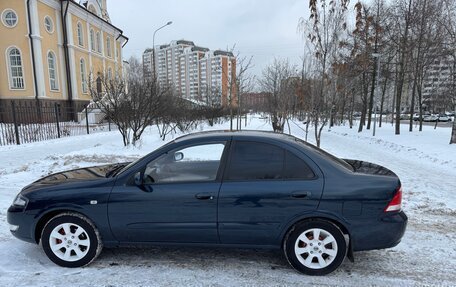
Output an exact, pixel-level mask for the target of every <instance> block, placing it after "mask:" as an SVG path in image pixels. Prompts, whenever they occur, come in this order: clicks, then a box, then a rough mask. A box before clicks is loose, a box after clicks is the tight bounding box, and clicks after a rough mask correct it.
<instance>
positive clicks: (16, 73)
mask: <svg viewBox="0 0 456 287" xmlns="http://www.w3.org/2000/svg"><path fill="white" fill-rule="evenodd" d="M7 54H8V65H9V71H10V88H11V89H23V88H24V72H23V70H22V59H21V52H20V51H19V49H17V48H11V49H10V50H8V53H7Z"/></svg>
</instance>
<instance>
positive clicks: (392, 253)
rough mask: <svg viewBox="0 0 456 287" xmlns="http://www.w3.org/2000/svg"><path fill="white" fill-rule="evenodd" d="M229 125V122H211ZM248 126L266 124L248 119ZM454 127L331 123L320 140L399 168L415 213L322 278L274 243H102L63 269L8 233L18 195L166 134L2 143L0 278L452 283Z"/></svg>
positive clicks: (107, 282) (135, 153)
mask: <svg viewBox="0 0 456 287" xmlns="http://www.w3.org/2000/svg"><path fill="white" fill-rule="evenodd" d="M228 127H229V123H225V124H223V125H219V126H216V127H210V128H209V127H205V129H227V128H228ZM247 128H248V129H261V130H270V125H269V124H268V123H266V122H265V121H264V120H261V119H259V118H256V117H250V118H249V121H248V126H247ZM291 128H292V134H294V135H296V136H298V137H300V138H304V132H303V130H302V129H300V128H298V127H297V126H296V125H295V124H291ZM450 132H451V130H450V129H449V128H438V129H436V130H434V129H433V127H430V126H424V131H423V132H421V133H419V132H413V133H409V132H408V131H406V127H405V126H403V131H402V133H403V134H402V135H400V136H395V135H394V131H393V128H392V127H391V126H390V125H386V126H384V127H382V128H381V129H377V136H376V137H375V138H374V137H372V136H371V131H365V132H363V133H357V131H356V130H355V129H349V128H348V127H343V126H341V127H334V128H332V129H331V131H327V128H325V132H324V133H323V137H322V148H324V149H326V150H328V151H329V152H331V153H333V154H335V155H337V156H339V157H343V158H352V159H362V160H366V161H370V162H374V163H378V164H381V165H384V166H386V167H388V168H389V169H391V170H393V171H394V172H395V173H397V174H398V176H399V177H400V178H401V181H402V184H403V191H404V206H405V211H406V212H407V215H408V216H409V220H410V221H409V226H408V229H407V231H406V234H405V236H404V238H403V241H402V242H401V243H400V244H399V245H398V246H397V247H395V248H392V249H388V250H377V251H369V252H360V253H356V254H355V263H354V264H352V263H350V262H348V261H346V262H345V263H344V264H343V265H342V266H341V267H340V268H339V270H337V271H336V272H335V273H333V274H331V275H329V276H326V277H307V276H303V275H300V274H297V273H296V272H295V271H293V270H292V269H291V267H289V266H288V264H287V262H286V260H285V259H284V258H283V256H282V254H281V253H280V252H277V251H263V250H261V251H260V250H238V249H204V248H197V249H195V248H182V247H181V248H177V247H169V248H149V249H142V248H133V249H125V248H121V249H105V250H104V251H103V252H102V254H101V256H100V257H99V258H98V260H97V261H95V262H94V263H93V264H92V265H90V266H89V267H86V268H79V269H63V268H60V267H57V266H56V265H54V264H53V263H52V262H50V261H49V260H48V259H47V257H46V256H45V254H44V252H43V251H42V250H41V248H40V247H39V246H36V245H33V244H28V243H25V242H22V241H19V240H17V239H15V238H14V237H13V236H12V235H11V234H10V233H9V230H8V226H7V223H6V210H7V208H8V207H9V205H10V204H11V202H12V200H13V198H14V196H15V195H16V194H17V193H18V192H19V191H20V189H21V188H22V187H24V186H25V185H27V184H29V183H30V182H32V181H34V180H36V179H38V178H40V177H42V176H45V175H47V174H49V173H52V172H57V171H61V170H66V169H71V168H77V167H84V166H91V165H97V164H106V163H112V162H125V161H131V160H134V159H136V158H138V157H140V156H142V155H144V154H147V153H149V152H151V151H152V150H154V149H155V148H157V147H159V146H160V145H162V144H164V142H163V141H161V140H160V139H159V136H158V132H157V130H156V128H155V127H150V128H148V129H147V130H146V132H145V135H144V138H143V140H142V142H141V145H140V147H123V146H122V141H121V137H120V135H119V134H118V132H115V131H113V132H102V133H97V134H91V135H84V136H76V137H68V138H62V139H56V140H50V141H45V142H37V143H31V144H25V145H21V146H3V147H0V286H62V285H70V286H138V285H147V286H149V285H189V286H201V285H215V286H239V285H254V286H270V285H273V286H277V285H301V284H303V282H306V284H316V285H330V286H368V285H389V286H391V285H396V286H397V285H401V286H402V285H404V286H413V285H421V284H430V285H435V284H437V285H448V286H450V285H454V283H455V281H454V280H455V279H454V278H456V192H455V190H456V146H455V145H453V146H450V145H448V141H449V138H450ZM311 137H312V136H311V134H310V135H309V138H311ZM168 140H171V139H168Z"/></svg>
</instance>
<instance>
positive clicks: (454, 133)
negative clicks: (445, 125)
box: [450, 118, 456, 144]
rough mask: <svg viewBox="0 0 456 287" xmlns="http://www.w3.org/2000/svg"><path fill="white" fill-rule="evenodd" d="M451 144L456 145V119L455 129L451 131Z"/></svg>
mask: <svg viewBox="0 0 456 287" xmlns="http://www.w3.org/2000/svg"><path fill="white" fill-rule="evenodd" d="M450 144H456V118H455V120H454V121H453V129H452V131H451V139H450Z"/></svg>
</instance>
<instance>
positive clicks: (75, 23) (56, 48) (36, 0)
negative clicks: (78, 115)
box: [0, 0, 128, 112]
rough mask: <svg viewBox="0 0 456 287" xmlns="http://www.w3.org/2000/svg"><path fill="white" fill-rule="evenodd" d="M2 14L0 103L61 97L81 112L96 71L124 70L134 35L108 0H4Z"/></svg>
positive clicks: (61, 102) (109, 73)
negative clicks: (114, 17)
mask: <svg viewBox="0 0 456 287" xmlns="http://www.w3.org/2000/svg"><path fill="white" fill-rule="evenodd" d="M0 13H1V15H0V16H1V23H0V38H1V40H0V51H1V53H0V107H1V106H10V105H11V102H15V103H18V104H27V102H33V103H36V102H37V101H38V102H43V103H47V102H50V103H53V102H57V103H59V105H60V106H62V107H67V108H71V109H72V110H74V111H75V112H78V111H80V110H81V109H82V108H83V106H84V105H86V104H87V103H88V102H89V101H90V99H91V97H90V93H89V81H90V77H91V76H92V75H94V76H95V77H96V75H97V74H99V73H103V74H105V75H107V77H112V76H113V75H115V74H116V73H118V74H119V75H122V74H121V72H122V71H121V69H122V47H123V46H124V45H125V44H126V43H127V42H128V38H127V37H126V36H124V35H123V32H122V30H121V29H119V28H117V27H116V26H114V25H113V24H111V21H110V19H109V15H108V13H107V8H106V0H85V1H84V0H82V1H73V0H1V1H0Z"/></svg>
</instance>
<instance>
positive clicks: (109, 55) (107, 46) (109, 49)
mask: <svg viewBox="0 0 456 287" xmlns="http://www.w3.org/2000/svg"><path fill="white" fill-rule="evenodd" d="M106 51H107V52H106V53H107V54H108V57H111V56H112V54H111V38H110V37H106Z"/></svg>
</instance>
